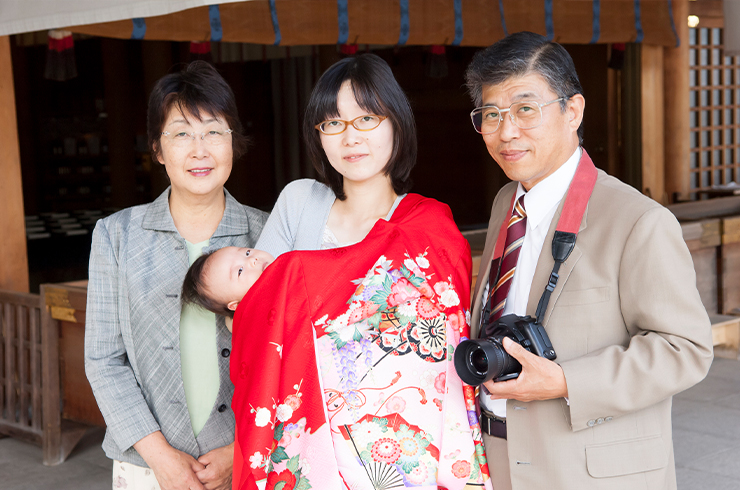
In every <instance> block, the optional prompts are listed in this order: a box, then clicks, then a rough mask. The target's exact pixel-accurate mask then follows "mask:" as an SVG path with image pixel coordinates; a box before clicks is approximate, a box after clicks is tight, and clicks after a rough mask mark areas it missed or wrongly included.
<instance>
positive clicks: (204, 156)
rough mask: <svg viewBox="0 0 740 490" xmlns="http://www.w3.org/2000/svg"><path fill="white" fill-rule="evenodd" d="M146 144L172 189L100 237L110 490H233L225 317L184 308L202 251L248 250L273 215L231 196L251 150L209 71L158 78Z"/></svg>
mask: <svg viewBox="0 0 740 490" xmlns="http://www.w3.org/2000/svg"><path fill="white" fill-rule="evenodd" d="M147 126H148V133H149V147H150V149H151V152H152V156H153V158H154V160H155V161H157V162H159V163H160V164H161V165H163V167H164V169H165V171H166V172H167V176H168V177H169V180H170V184H171V185H170V187H169V188H167V190H165V192H163V193H162V195H160V196H159V197H158V198H157V199H156V200H155V201H154V202H152V203H149V204H145V205H141V206H135V207H132V208H128V209H124V210H123V211H120V212H118V213H115V214H113V215H111V216H109V217H108V218H105V219H103V220H100V221H98V223H97V225H96V227H95V231H94V232H93V242H92V251H91V254H90V271H89V279H90V280H89V284H88V299H87V320H86V325H85V367H86V372H87V377H88V379H89V381H90V385H91V386H92V388H93V392H94V394H95V398H96V399H97V402H98V405H99V406H100V410H101V412H102V414H103V417H104V418H105V422H106V426H107V431H106V436H105V440H104V442H103V449H104V450H105V452H106V454H107V455H108V457H110V458H111V459H113V460H114V464H113V488H114V489H115V488H127V489H129V490H130V489H146V490H150V489H152V488H156V489H158V488H162V489H189V490H196V489H198V490H202V489H205V488H207V489H209V490H210V489H224V490H225V489H229V488H230V487H231V476H232V459H233V442H234V414H233V412H232V411H231V408H230V405H231V396H232V393H233V387H232V385H231V382H230V381H229V354H230V349H231V334H230V332H229V330H228V329H227V328H226V326H225V324H224V320H223V317H217V316H216V315H214V314H213V313H206V312H204V311H202V310H197V309H195V308H194V307H190V306H182V307H181V304H180V298H179V293H180V290H181V287H182V281H183V278H184V277H185V273H186V271H187V269H188V266H189V264H190V263H192V262H193V261H194V260H195V259H196V258H197V257H198V256H200V255H201V253H202V252H207V251H210V250H215V249H218V248H222V247H225V246H238V247H250V246H253V245H254V243H255V241H256V240H257V237H258V236H259V234H260V231H261V230H262V227H263V225H264V222H265V220H266V214H265V213H263V212H261V211H258V210H256V209H253V208H250V207H248V206H244V205H242V204H239V203H238V202H237V201H236V200H235V199H234V198H233V197H231V195H230V194H229V193H228V191H226V189H225V188H224V183H225V182H226V180H227V179H228V178H229V174H230V173H231V168H232V165H233V162H234V160H235V159H237V158H239V157H240V156H241V155H242V154H243V153H244V151H245V148H246V142H247V138H246V136H245V135H244V134H243V133H242V126H241V123H240V122H239V118H238V114H237V109H236V104H235V101H234V94H233V93H232V91H231V88H230V87H229V86H228V84H227V83H226V81H225V80H224V79H223V78H222V77H221V76H220V75H219V74H218V72H217V71H216V70H215V68H213V67H212V66H211V65H209V64H208V63H206V62H202V61H196V62H193V63H191V64H189V65H188V66H187V67H186V68H185V69H184V70H183V71H182V72H180V73H174V74H170V75H167V76H165V77H163V78H162V79H160V80H159V81H158V82H157V84H156V86H155V87H154V90H153V92H152V94H151V97H150V98H149V107H148V115H147Z"/></svg>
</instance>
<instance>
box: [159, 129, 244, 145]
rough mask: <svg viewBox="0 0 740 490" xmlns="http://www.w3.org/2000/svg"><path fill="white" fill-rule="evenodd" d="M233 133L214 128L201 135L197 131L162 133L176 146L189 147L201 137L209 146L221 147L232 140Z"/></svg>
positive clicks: (229, 130)
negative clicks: (196, 138) (197, 137)
mask: <svg viewBox="0 0 740 490" xmlns="http://www.w3.org/2000/svg"><path fill="white" fill-rule="evenodd" d="M232 132H233V130H231V129H223V128H217V129H216V128H214V129H209V130H208V131H203V132H200V133H199V132H197V131H192V132H190V133H188V132H187V131H173V132H172V133H170V132H169V131H162V136H164V137H165V138H167V139H168V140H169V141H170V142H171V143H172V144H173V145H175V146H188V145H189V144H190V143H192V142H193V141H195V137H196V136H200V139H201V140H203V141H204V142H205V143H206V144H207V145H210V146H219V145H223V144H224V143H227V142H228V141H229V140H230V139H231V133H232Z"/></svg>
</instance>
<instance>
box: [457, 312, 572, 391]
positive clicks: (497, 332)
mask: <svg viewBox="0 0 740 490" xmlns="http://www.w3.org/2000/svg"><path fill="white" fill-rule="evenodd" d="M486 331H487V336H486V337H484V338H481V339H477V340H466V341H464V342H460V345H458V346H457V349H455V370H456V371H457V374H458V376H460V379H462V380H463V381H465V382H466V383H467V384H469V385H472V386H477V385H480V384H483V383H485V382H486V381H489V380H491V379H493V380H494V381H506V380H509V379H514V378H517V377H518V376H519V373H520V372H522V366H521V364H519V362H518V361H517V360H516V359H514V358H513V357H512V356H510V355H509V354H508V353H507V352H506V350H505V349H504V346H503V340H504V337H509V338H510V339H511V340H513V341H514V342H516V343H518V344H519V345H521V346H522V347H524V348H525V349H527V350H528V351H529V352H531V353H532V354H537V355H538V356H540V357H544V358H545V359H549V360H551V361H552V360H555V359H556V358H557V355H556V354H555V349H553V347H552V342H550V337H548V336H547V332H546V331H545V327H543V326H542V325H540V324H539V323H537V321H536V320H535V319H534V318H532V317H531V316H519V315H513V314H512V315H505V316H502V317H501V318H499V319H498V320H497V321H495V322H494V323H493V324H492V325H491V326H490V327H489V328H487V329H486Z"/></svg>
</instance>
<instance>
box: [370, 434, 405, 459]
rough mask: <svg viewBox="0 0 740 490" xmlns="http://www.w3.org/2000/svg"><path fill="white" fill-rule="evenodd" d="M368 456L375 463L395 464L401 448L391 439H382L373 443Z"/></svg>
mask: <svg viewBox="0 0 740 490" xmlns="http://www.w3.org/2000/svg"><path fill="white" fill-rule="evenodd" d="M370 454H371V455H372V457H373V459H374V460H375V461H380V462H382V463H395V462H396V460H398V458H399V457H400V456H401V446H400V445H399V444H398V443H397V442H396V441H394V440H393V439H389V438H387V437H384V438H382V439H378V440H377V441H375V443H374V444H373V447H372V449H371V450H370Z"/></svg>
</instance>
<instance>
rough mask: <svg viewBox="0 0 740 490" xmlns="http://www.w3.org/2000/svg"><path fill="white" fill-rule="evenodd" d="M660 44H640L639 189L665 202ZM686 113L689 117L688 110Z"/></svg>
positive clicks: (661, 52) (661, 54)
mask: <svg viewBox="0 0 740 490" xmlns="http://www.w3.org/2000/svg"><path fill="white" fill-rule="evenodd" d="M663 49H664V48H663V46H651V45H647V44H643V45H641V53H640V73H641V76H640V106H641V107H640V109H641V111H640V112H641V115H640V127H641V128H642V130H641V135H640V139H641V148H642V150H641V153H642V155H641V156H642V192H643V193H644V194H645V195H647V196H649V197H652V198H653V199H655V200H656V201H658V202H660V203H662V204H667V199H666V197H665V140H664V134H665V130H664V106H665V104H664V96H663V86H664V84H663ZM685 117H686V118H687V119H688V111H687V112H686V115H685Z"/></svg>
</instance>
